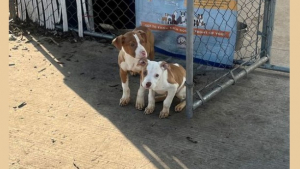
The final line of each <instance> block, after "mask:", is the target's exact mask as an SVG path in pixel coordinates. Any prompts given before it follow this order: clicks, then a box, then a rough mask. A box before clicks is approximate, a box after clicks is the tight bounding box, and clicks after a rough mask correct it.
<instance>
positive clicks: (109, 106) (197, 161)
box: [9, 2, 289, 169]
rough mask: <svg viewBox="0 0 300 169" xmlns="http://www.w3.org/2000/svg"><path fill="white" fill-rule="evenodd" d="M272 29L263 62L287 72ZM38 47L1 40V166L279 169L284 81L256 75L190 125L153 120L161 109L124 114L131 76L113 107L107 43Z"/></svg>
mask: <svg viewBox="0 0 300 169" xmlns="http://www.w3.org/2000/svg"><path fill="white" fill-rule="evenodd" d="M288 5H289V4H286V3H285V4H283V3H281V2H279V6H280V8H279V7H278V8H279V9H278V10H277V11H278V12H282V13H285V12H286V11H287V8H288ZM282 17H283V16H282ZM282 20H284V19H282V18H281V17H278V19H277V20H276V22H275V25H276V24H277V25H280V24H279V23H281V21H282ZM285 21H286V19H285ZM285 26H288V25H285ZM276 28H278V29H275V33H274V42H273V55H274V59H273V63H278V64H279V65H284V66H288V65H289V59H288V56H289V32H288V29H287V27H284V25H281V26H280V27H279V26H278V27H276ZM282 30H286V31H285V32H284V31H282ZM18 39H19V37H18ZM28 40H29V41H28ZM48 40H49V39H45V38H44V37H40V36H35V35H28V36H26V37H24V40H23V41H18V40H16V41H10V42H9V50H10V52H9V85H10V97H9V101H10V103H9V109H10V111H9V150H10V153H9V168H16V169H21V168H26V169H27V168H28V169H31V168H39V169H48V168H70V169H86V168H103V169H113V168H116V169H121V168H130V169H131V168H141V169H148V168H149V169H150V168H171V169H175V168H179V169H182V168H191V169H194V168H195V169H199V168H205V169H209V168H213V169H215V168H225V169H228V168H243V169H252V168H253V169H257V168H263V169H285V168H289V74H285V73H278V72H273V71H266V70H261V69H257V70H256V71H254V72H253V73H251V74H249V75H248V77H247V79H243V80H241V81H239V82H238V83H237V84H236V85H235V86H233V87H230V88H229V89H228V90H226V91H224V92H223V93H221V94H220V95H218V96H217V97H216V98H214V99H213V100H211V101H209V102H208V103H207V104H205V105H203V106H202V107H200V108H198V109H197V110H196V111H195V114H194V117H193V118H192V119H187V118H186V116H185V114H184V113H175V112H174V111H173V109H174V105H173V106H172V107H171V109H172V111H171V116H170V117H169V118H168V119H164V120H161V119H159V118H158V114H159V110H160V109H161V108H162V105H161V104H158V105H157V107H156V111H155V112H154V113H153V114H151V115H144V114H143V112H142V111H138V110H136V109H135V108H134V103H135V98H136V92H137V88H138V85H139V84H138V83H139V78H138V77H131V79H130V86H131V96H132V100H131V103H130V104H129V105H128V106H126V107H120V106H119V105H118V103H119V99H120V97H121V94H122V91H121V90H122V88H121V85H120V79H119V75H118V65H117V53H118V52H117V50H116V49H114V47H113V46H112V45H110V44H107V43H99V42H96V41H84V42H78V43H69V42H60V47H59V46H57V45H55V44H53V43H52V44H51V43H49V42H48ZM22 103H25V104H23V106H22V105H21V104H22ZM20 105H21V106H20ZM18 106H20V107H18ZM187 137H190V138H192V139H193V140H194V141H197V143H193V142H191V141H189V140H188V139H187Z"/></svg>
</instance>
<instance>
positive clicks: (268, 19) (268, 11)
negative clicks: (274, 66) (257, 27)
mask: <svg viewBox="0 0 300 169" xmlns="http://www.w3.org/2000/svg"><path fill="white" fill-rule="evenodd" d="M275 5H276V0H266V1H265V8H264V20H263V32H262V44H261V49H262V53H261V57H264V56H267V57H270V56H271V46H272V40H273V30H274V16H275ZM266 64H270V58H269V60H268V61H267V63H266Z"/></svg>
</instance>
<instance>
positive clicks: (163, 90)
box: [139, 58, 186, 118]
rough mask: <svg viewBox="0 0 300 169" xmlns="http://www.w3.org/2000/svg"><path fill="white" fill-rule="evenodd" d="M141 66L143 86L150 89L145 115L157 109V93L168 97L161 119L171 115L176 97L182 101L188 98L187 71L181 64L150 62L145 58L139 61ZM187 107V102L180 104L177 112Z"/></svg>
mask: <svg viewBox="0 0 300 169" xmlns="http://www.w3.org/2000/svg"><path fill="white" fill-rule="evenodd" d="M139 65H141V66H142V67H143V69H142V73H141V86H142V87H144V88H146V89H149V95H148V106H147V107H146V109H145V114H150V113H152V112H153V111H154V108H155V93H158V94H164V95H167V96H166V98H165V100H164V102H163V109H162V111H161V112H160V114H159V118H165V117H168V115H169V109H170V106H171V103H172V101H173V98H174V96H176V97H178V98H179V99H180V100H181V101H182V100H183V99H185V97H186V87H185V85H184V83H185V80H186V71H185V69H184V68H183V67H182V66H180V65H179V64H177V63H175V64H173V63H167V62H165V61H160V62H156V61H150V60H147V59H145V58H142V59H140V60H139ZM185 105H186V101H185V100H184V101H182V102H180V103H179V104H178V105H177V106H176V107H175V111H181V110H182V109H183V108H184V107H185Z"/></svg>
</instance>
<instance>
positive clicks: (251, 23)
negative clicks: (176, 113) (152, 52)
mask: <svg viewBox="0 0 300 169" xmlns="http://www.w3.org/2000/svg"><path fill="white" fill-rule="evenodd" d="M149 1H151V0H149ZM216 2H217V1H212V0H194V10H195V12H194V13H195V17H196V19H194V28H201V29H204V30H209V29H211V30H213V29H214V30H217V31H218V29H219V30H220V28H221V27H230V28H231V29H232V30H233V29H236V31H232V33H231V34H230V36H236V42H235V44H228V46H227V47H229V46H231V47H234V51H233V52H234V54H233V55H234V60H233V64H232V65H233V66H231V67H228V66H227V65H226V64H222V63H224V62H223V61H224V59H227V58H228V56H226V55H221V54H220V53H224V52H223V51H226V48H227V47H226V46H222V47H221V48H220V49H219V51H216V50H214V51H209V50H210V49H209V47H208V46H207V44H199V43H198V44H194V51H193V52H194V53H196V54H197V53H198V54H199V56H198V57H200V59H202V60H203V62H202V64H194V68H195V70H194V83H195V90H194V91H197V92H198V94H199V93H206V92H209V91H210V90H212V88H213V87H215V86H217V85H218V84H219V83H221V82H222V81H225V80H226V79H228V78H229V79H230V78H231V79H232V78H234V74H236V73H238V72H239V71H242V67H243V64H244V65H246V64H245V63H244V62H245V61H247V62H249V63H251V62H255V61H256V60H257V59H259V58H260V56H261V55H263V53H264V52H266V51H264V50H265V49H267V47H268V46H269V44H267V42H268V39H265V43H266V44H262V41H263V39H264V38H266V36H265V34H264V33H266V32H267V31H268V30H271V29H273V28H270V27H268V28H267V27H265V28H264V25H265V23H264V22H266V21H267V19H268V16H266V15H264V13H265V11H268V10H266V9H267V8H265V7H266V6H265V4H266V2H269V1H266V0H238V1H236V2H237V3H236V4H235V5H236V6H234V8H236V10H237V12H236V15H235V16H229V17H227V19H228V18H230V17H236V18H237V21H236V22H235V23H234V24H233V25H232V24H228V23H229V22H228V20H226V18H225V17H224V19H223V20H222V21H221V22H216V21H215V20H214V16H213V15H211V11H212V10H213V9H214V10H215V11H217V12H219V11H221V10H223V13H221V12H220V13H219V14H220V15H221V14H224V10H225V13H226V12H227V9H218V8H220V5H218V4H217V3H216ZM218 2H219V3H221V4H223V6H224V5H225V6H226V3H227V6H228V12H229V11H230V6H231V5H232V4H230V2H231V0H218ZM172 3H173V1H172ZM174 3H176V1H174ZM195 4H198V6H197V5H195ZM15 6H16V12H17V17H18V18H19V19H20V20H21V21H26V20H27V21H28V20H30V21H32V22H35V23H37V24H38V25H40V26H42V27H45V28H46V29H57V27H59V26H60V27H62V28H63V30H64V31H67V30H69V29H74V30H76V31H78V33H79V36H82V35H83V32H85V33H86V32H88V33H90V35H95V36H97V35H100V34H102V35H103V34H107V35H113V36H117V35H119V34H122V33H124V32H127V31H128V30H131V29H134V28H135V26H136V10H135V1H130V0H123V1H116V0H106V1H101V0H73V1H70V0H66V1H65V0H16V1H15ZM208 6H209V7H208ZM200 9H201V11H203V12H202V13H201V14H199V13H197V12H198V11H200ZM203 15H206V16H208V17H207V18H206V19H207V21H210V22H212V23H210V24H211V25H212V27H211V28H207V27H206V24H207V23H204V22H203V20H201V18H200V20H199V19H197V17H202V16H203ZM217 15H218V13H217V14H216V15H215V16H217ZM232 15H233V14H232ZM268 15H274V14H272V13H268ZM162 18H163V17H162ZM168 24H173V23H171V22H170V23H168ZM220 31H221V30H220ZM113 36H112V37H113ZM202 38H204V36H203V35H197V34H196V35H195V37H194V39H195V43H196V40H197V39H198V40H200V42H201V41H202ZM205 38H207V37H205ZM208 38H211V39H213V38H218V40H215V43H217V42H218V43H222V41H226V40H227V39H228V37H227V39H226V38H225V37H224V38H223V39H221V40H220V37H213V36H210V37H208ZM229 38H230V37H229ZM200 45H204V46H207V47H206V48H205V50H203V47H202V48H200ZM262 46H263V48H264V49H263V50H262ZM206 52H210V53H214V56H216V62H218V61H219V63H218V65H217V66H216V65H215V64H214V63H212V62H208V61H205V60H210V59H209V58H208V59H207V58H206V59H204V58H201V57H204V56H205V57H207V55H206ZM225 53H226V52H225ZM181 63H182V62H181ZM225 63H226V61H225ZM237 63H238V64H237ZM241 63H243V64H242V65H241ZM182 65H185V64H184V63H183V64H182ZM195 97H197V98H196V99H199V95H197V93H196V94H195Z"/></svg>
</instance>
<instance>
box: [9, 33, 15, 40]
mask: <svg viewBox="0 0 300 169" xmlns="http://www.w3.org/2000/svg"><path fill="white" fill-rule="evenodd" d="M8 39H9V41H16V40H17V38H16V37H15V36H14V35H13V34H9V35H8Z"/></svg>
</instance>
